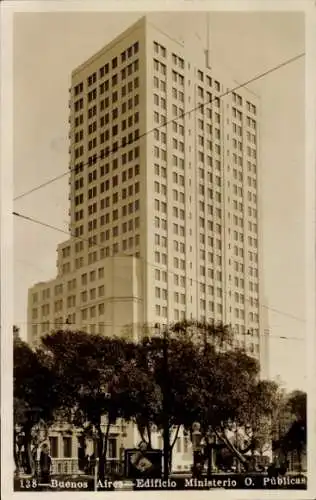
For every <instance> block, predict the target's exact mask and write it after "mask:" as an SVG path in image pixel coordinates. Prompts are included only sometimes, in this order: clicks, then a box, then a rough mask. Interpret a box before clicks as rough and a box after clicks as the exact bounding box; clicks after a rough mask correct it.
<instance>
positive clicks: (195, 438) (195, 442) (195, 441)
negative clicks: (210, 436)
mask: <svg viewBox="0 0 316 500" xmlns="http://www.w3.org/2000/svg"><path fill="white" fill-rule="evenodd" d="M200 429H201V424H200V423H199V422H194V424H192V449H193V471H192V472H193V476H194V477H197V476H199V475H200V474H199V469H200V463H201V458H202V456H201V450H202V446H201V441H202V432H201V430H200Z"/></svg>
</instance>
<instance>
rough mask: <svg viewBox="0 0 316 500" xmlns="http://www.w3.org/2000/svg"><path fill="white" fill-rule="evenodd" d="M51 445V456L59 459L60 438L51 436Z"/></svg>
mask: <svg viewBox="0 0 316 500" xmlns="http://www.w3.org/2000/svg"><path fill="white" fill-rule="evenodd" d="M49 444H50V446H49V447H50V456H51V457H52V458H57V457H58V437H56V436H51V437H50V438H49Z"/></svg>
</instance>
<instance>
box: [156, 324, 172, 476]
mask: <svg viewBox="0 0 316 500" xmlns="http://www.w3.org/2000/svg"><path fill="white" fill-rule="evenodd" d="M155 332H156V333H158V334H160V332H161V329H160V325H159V324H158V323H156V324H155ZM162 340H163V342H162V357H163V372H164V377H163V386H162V408H163V410H162V413H163V477H164V479H165V480H168V477H169V453H170V445H169V412H170V410H169V381H168V373H169V365H168V341H169V339H168V333H167V329H166V328H164V330H163V337H162Z"/></svg>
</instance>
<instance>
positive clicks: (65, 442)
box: [63, 436, 72, 458]
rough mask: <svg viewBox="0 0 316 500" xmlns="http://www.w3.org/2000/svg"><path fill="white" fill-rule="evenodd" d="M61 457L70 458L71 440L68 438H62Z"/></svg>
mask: <svg viewBox="0 0 316 500" xmlns="http://www.w3.org/2000/svg"><path fill="white" fill-rule="evenodd" d="M63 457H64V458H71V457H72V438H71V437H70V436H69V437H68V436H67V437H63Z"/></svg>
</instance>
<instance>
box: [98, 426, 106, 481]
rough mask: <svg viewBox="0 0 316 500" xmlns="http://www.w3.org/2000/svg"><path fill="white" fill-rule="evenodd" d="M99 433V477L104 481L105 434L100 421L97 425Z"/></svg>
mask: <svg viewBox="0 0 316 500" xmlns="http://www.w3.org/2000/svg"><path fill="white" fill-rule="evenodd" d="M96 429H97V433H98V438H97V449H98V459H99V466H98V479H99V480H100V481H102V482H104V480H105V463H104V454H103V447H104V436H103V432H102V429H101V423H99V424H98V425H97V426H96Z"/></svg>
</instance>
